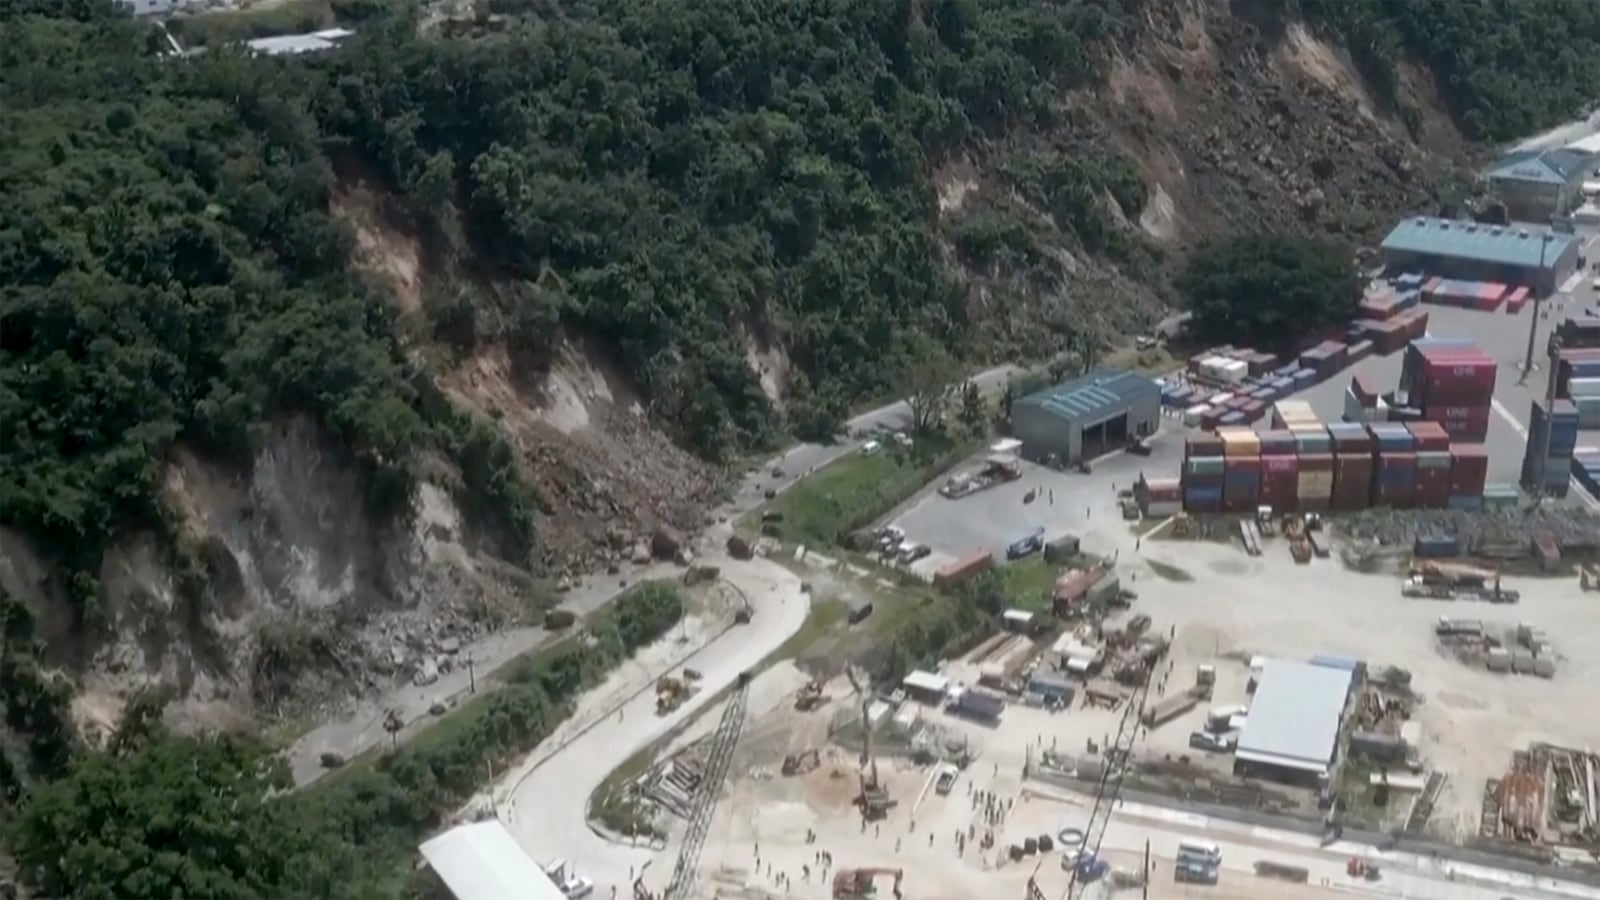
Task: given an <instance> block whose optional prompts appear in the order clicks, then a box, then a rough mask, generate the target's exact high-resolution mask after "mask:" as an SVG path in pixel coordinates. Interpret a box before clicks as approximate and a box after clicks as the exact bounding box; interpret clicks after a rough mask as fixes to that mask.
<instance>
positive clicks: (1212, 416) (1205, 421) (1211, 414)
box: [1200, 407, 1222, 431]
mask: <svg viewBox="0 0 1600 900" xmlns="http://www.w3.org/2000/svg"><path fill="white" fill-rule="evenodd" d="M1220 421H1222V413H1220V412H1218V411H1217V408H1216V407H1212V408H1211V409H1208V410H1206V411H1205V412H1204V413H1201V415H1200V427H1201V428H1204V429H1205V430H1207V431H1211V430H1212V429H1214V428H1216V427H1217V423H1218V422H1220Z"/></svg>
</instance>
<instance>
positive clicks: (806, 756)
mask: <svg viewBox="0 0 1600 900" xmlns="http://www.w3.org/2000/svg"><path fill="white" fill-rule="evenodd" d="M820 765H822V757H821V756H819V755H818V754H817V751H815V750H801V751H800V752H799V753H791V754H789V755H788V756H785V757H784V758H783V774H785V775H804V774H806V773H807V772H810V771H812V770H814V769H816V767H817V766H820Z"/></svg>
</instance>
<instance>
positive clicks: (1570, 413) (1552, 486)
mask: <svg viewBox="0 0 1600 900" xmlns="http://www.w3.org/2000/svg"><path fill="white" fill-rule="evenodd" d="M1530 418H1531V420H1532V421H1530V422H1529V425H1528V449H1527V452H1526V453H1524V454H1523V457H1522V486H1523V487H1524V488H1526V489H1527V490H1528V492H1529V493H1534V494H1548V495H1551V496H1556V497H1565V496H1566V495H1567V485H1568V483H1569V482H1570V480H1571V478H1572V455H1573V452H1574V451H1575V450H1577V447H1578V408H1577V407H1575V406H1573V405H1572V401H1571V400H1557V401H1556V402H1555V403H1554V404H1553V405H1552V406H1551V408H1550V410H1549V411H1548V412H1547V411H1546V410H1545V408H1544V401H1542V400H1535V401H1533V413H1532V415H1531V417H1530ZM1540 448H1543V450H1544V465H1543V466H1542V467H1541V466H1540V465H1539V452H1540ZM1541 481H1542V482H1543V483H1542V484H1541V483H1540V482H1541Z"/></svg>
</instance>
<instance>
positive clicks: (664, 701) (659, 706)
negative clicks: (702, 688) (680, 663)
mask: <svg viewBox="0 0 1600 900" xmlns="http://www.w3.org/2000/svg"><path fill="white" fill-rule="evenodd" d="M687 699H689V685H688V683H687V682H685V681H684V680H683V679H682V678H676V677H674V676H671V675H663V676H661V677H660V678H659V679H657V680H656V712H657V713H658V714H660V715H666V714H667V713H669V712H672V711H673V710H675V709H677V708H678V707H680V706H682V705H683V701H685V700H687Z"/></svg>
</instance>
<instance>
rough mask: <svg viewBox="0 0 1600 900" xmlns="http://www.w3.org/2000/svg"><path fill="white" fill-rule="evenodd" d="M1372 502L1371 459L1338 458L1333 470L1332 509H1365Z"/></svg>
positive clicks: (1367, 457)
mask: <svg viewBox="0 0 1600 900" xmlns="http://www.w3.org/2000/svg"><path fill="white" fill-rule="evenodd" d="M1371 500H1372V457H1370V456H1365V457H1353V458H1350V459H1346V458H1344V457H1340V458H1339V460H1338V461H1337V462H1335V463H1334V469H1333V508H1334V509H1341V510H1348V509H1366V508H1367V506H1368V505H1369V504H1370V503H1371Z"/></svg>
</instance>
